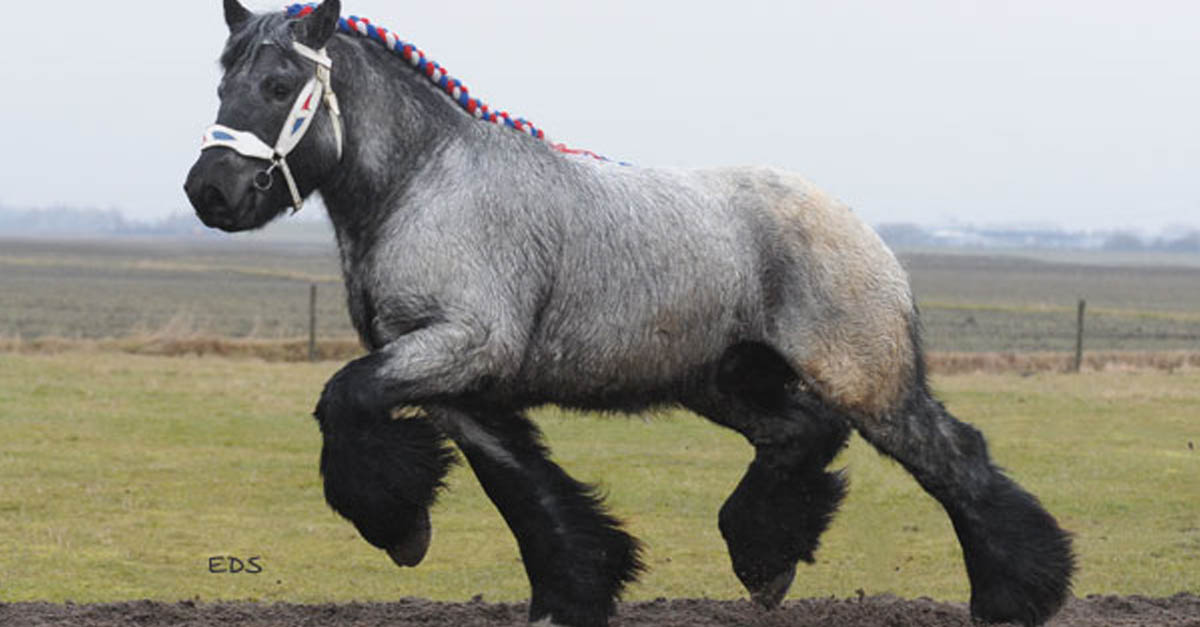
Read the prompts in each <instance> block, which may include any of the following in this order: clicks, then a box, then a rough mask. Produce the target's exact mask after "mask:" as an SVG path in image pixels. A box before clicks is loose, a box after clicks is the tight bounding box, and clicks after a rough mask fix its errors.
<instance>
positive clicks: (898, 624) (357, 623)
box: [0, 593, 1200, 627]
mask: <svg viewBox="0 0 1200 627" xmlns="http://www.w3.org/2000/svg"><path fill="white" fill-rule="evenodd" d="M525 612H526V606H525V604H522V603H516V604H512V603H485V602H483V601H482V600H475V601H472V602H468V603H436V602H432V601H426V600H424V599H405V600H401V601H397V602H394V603H349V604H338V605H333V604H328V605H293V604H271V605H268V604H257V603H229V602H225V603H197V602H192V601H183V602H179V603H157V602H151V601H134V602H128V603H117V604H107V605H74V604H67V605H55V604H49V603H0V625H4V626H7V625H14V626H16V625H20V626H28V627H42V626H55V627H68V626H69V627H110V626H117V625H121V626H126V625H138V626H140V627H160V626H162V627H166V626H168V625H170V626H172V627H175V626H186V627H210V626H216V625H221V626H226V625H239V626H243V627H303V626H312V627H316V626H325V625H329V626H336V627H365V626H367V625H370V626H372V627H374V626H377V625H394V626H408V625H419V626H428V627H440V626H443V625H445V626H447V627H484V626H487V627H492V626H497V625H499V626H508V625H511V626H514V627H516V626H521V627H524V626H525V625H527V623H526V614H525ZM611 625H612V627H650V626H654V627H685V626H686V627H731V626H735V625H736V626H746V627H750V626H754V627H785V626H786V627H808V626H813V627H816V626H818V625H819V626H822V627H859V626H861V627H880V626H886V627H960V626H961V627H967V626H970V625H972V623H971V620H970V617H969V616H968V615H967V611H966V608H965V607H964V606H963V605H962V604H954V603H940V602H936V601H931V600H929V599H918V600H904V599H898V598H896V597H889V596H879V597H864V598H861V599H848V600H838V599H809V600H800V601H789V602H787V603H785V604H784V605H783V607H781V608H780V609H778V610H775V611H773V612H764V611H762V610H759V609H758V608H757V607H756V606H753V605H751V604H750V603H749V602H747V601H712V600H707V599H703V600H701V599H674V600H667V599H659V600H657V601H648V602H640V603H625V604H622V605H621V606H620V612H619V615H618V616H617V617H616V618H614V619H613V620H612V622H611ZM1049 625H1051V626H1053V627H1082V626H1088V627H1092V626H1100V625H1104V626H1114V627H1123V626H1129V627H1132V626H1138V627H1141V626H1151V625H1153V626H1155V627H1163V626H1165V627H1200V597H1198V596H1196V595H1194V594H1187V593H1181V594H1177V595H1175V596H1172V597H1169V598H1165V599H1155V598H1146V597H1140V596H1127V597H1117V596H1089V597H1087V598H1084V599H1075V600H1073V601H1071V602H1070V603H1069V604H1068V605H1067V606H1066V607H1065V608H1064V609H1063V610H1062V612H1060V613H1059V614H1058V616H1056V617H1055V618H1054V620H1052V621H1051V622H1050V623H1049Z"/></svg>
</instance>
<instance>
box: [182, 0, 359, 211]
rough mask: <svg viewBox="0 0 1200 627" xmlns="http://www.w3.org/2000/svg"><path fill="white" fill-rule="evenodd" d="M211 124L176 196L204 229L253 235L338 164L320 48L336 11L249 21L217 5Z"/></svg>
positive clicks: (335, 121) (329, 2)
mask: <svg viewBox="0 0 1200 627" xmlns="http://www.w3.org/2000/svg"><path fill="white" fill-rule="evenodd" d="M224 2H225V22H226V24H228V25H229V32H230V34H229V39H228V41H227V42H226V45H225V51H224V53H223V54H222V56H221V65H222V69H223V70H224V76H223V78H222V80H221V84H220V87H219V88H218V90H217V93H218V95H219V96H220V99H221V106H220V109H219V110H218V112H217V123H216V124H215V125H213V126H211V127H209V129H208V131H207V132H206V133H205V137H204V145H203V149H202V151H201V154H200V158H199V159H198V160H197V161H196V163H195V165H193V166H192V169H191V171H190V172H189V173H188V177H187V182H186V183H185V184H184V190H185V191H186V192H187V195H188V199H189V200H190V201H191V203H192V206H193V207H194V208H195V209H196V215H198V216H199V217H200V220H201V221H202V222H204V224H205V225H207V226H210V227H215V228H219V229H222V230H225V231H231V232H232V231H244V230H248V229H255V228H258V227H261V226H263V225H264V224H266V223H268V222H270V221H271V220H272V219H274V218H275V217H277V216H278V215H279V214H281V213H283V212H284V210H286V209H287V208H288V207H289V206H290V207H294V208H295V209H296V210H299V208H300V202H301V200H302V199H303V198H304V197H305V196H307V195H308V194H310V193H312V192H313V190H315V189H316V188H317V187H318V186H319V185H320V184H321V182H322V181H324V180H325V178H326V177H327V176H328V175H329V173H330V172H331V171H332V170H333V169H334V168H335V167H336V166H337V163H338V161H339V160H340V158H341V150H342V136H341V133H342V130H341V119H340V114H339V113H338V110H337V100H336V98H334V96H333V90H332V85H331V83H330V81H329V76H330V74H329V68H330V61H329V58H328V56H327V55H326V54H325V52H324V49H325V45H326V43H327V42H328V41H329V40H330V39H331V38H332V37H333V33H334V32H335V30H336V29H337V25H338V18H339V13H340V11H341V3H340V2H339V0H325V2H324V3H322V4H321V6H319V7H318V8H317V9H316V10H314V11H312V12H309V13H307V14H306V15H304V16H303V17H300V18H287V17H285V16H284V15H283V14H281V13H280V14H268V15H254V14H252V13H250V12H249V11H247V10H246V9H245V8H244V7H243V6H242V5H241V4H239V3H238V0H224Z"/></svg>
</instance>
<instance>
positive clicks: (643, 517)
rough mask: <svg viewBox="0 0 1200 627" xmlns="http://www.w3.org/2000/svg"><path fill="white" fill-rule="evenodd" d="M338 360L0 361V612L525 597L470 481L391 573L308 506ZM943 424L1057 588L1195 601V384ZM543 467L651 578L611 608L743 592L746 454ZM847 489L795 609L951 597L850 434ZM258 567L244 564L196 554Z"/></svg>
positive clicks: (554, 436) (957, 407)
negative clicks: (145, 604) (976, 451)
mask: <svg viewBox="0 0 1200 627" xmlns="http://www.w3.org/2000/svg"><path fill="white" fill-rule="evenodd" d="M339 365H340V364H339V363H337V362H321V363H315V364H309V363H298V364H297V363H274V364H269V363H263V362H261V361H254V360H228V359H217V358H162V357H143V356H130V355H121V354H113V353H66V354H61V355H18V354H12V353H0V441H3V442H4V443H5V444H4V446H3V447H0V529H3V532H2V534H0V535H2V536H3V538H4V541H3V542H0V602H7V601H24V600H34V599H40V600H48V601H54V602H63V601H68V600H71V601H76V602H102V601H115V600H125V599H142V598H151V599H158V600H168V601H172V600H179V599H193V598H199V599H201V600H205V601H212V600H216V599H257V600H264V601H282V600H286V601H301V602H327V601H342V602H344V601H350V600H386V599H395V598H398V597H404V596H419V597H426V598H431V599H438V600H466V599H470V598H471V597H472V596H474V595H477V594H478V595H483V597H484V598H485V599H487V600H489V601H498V600H518V599H524V598H528V594H529V592H528V587H527V583H526V581H525V577H524V574H523V572H522V569H521V564H520V561H519V557H518V553H517V547H516V544H515V542H514V541H513V540H512V537H511V535H510V534H509V533H508V531H507V529H506V528H505V526H504V523H503V521H502V520H501V518H500V516H499V514H497V513H496V512H495V510H494V509H493V507H492V506H491V504H490V503H489V502H488V500H487V498H486V497H485V496H484V494H483V493H482V491H481V490H480V488H479V486H478V483H477V482H476V481H475V479H474V478H473V476H472V475H471V473H470V471H469V470H468V469H467V468H465V467H459V468H456V469H455V470H454V471H453V472H452V474H451V476H450V478H449V484H450V490H449V492H448V493H447V494H446V495H445V496H444V498H443V499H442V501H441V502H440V504H439V505H437V506H436V507H435V509H434V511H433V522H434V527H435V536H434V541H433V546H432V548H431V551H430V554H429V557H428V558H427V560H426V562H425V563H424V564H422V565H421V566H420V567H419V568H417V569H415V570H400V569H397V568H396V567H394V566H393V565H392V564H391V562H390V561H389V560H388V559H387V558H386V557H385V556H384V555H383V554H382V553H381V552H379V551H377V550H375V549H373V548H372V547H370V546H369V545H368V544H367V543H365V542H363V541H362V540H361V539H359V537H358V534H357V533H356V532H355V531H354V528H353V527H352V526H351V525H350V524H349V523H347V522H345V521H344V520H341V519H339V518H338V517H337V516H336V515H334V514H333V513H332V512H331V511H330V510H329V508H328V507H327V506H326V505H325V503H324V500H323V497H322V492H321V487H320V480H319V477H318V474H317V457H318V452H319V450H320V439H319V434H318V430H317V427H316V425H315V424H314V422H313V420H312V418H311V417H310V416H309V414H310V412H311V410H312V407H313V405H314V404H315V402H316V397H317V394H319V392H320V389H321V385H322V383H323V382H324V381H325V379H326V378H327V377H329V376H330V375H331V374H332V373H333V372H334V371H335V370H336V369H337V368H338V366H339ZM934 383H935V387H936V389H937V392H938V394H939V395H941V397H942V398H943V399H944V400H945V401H946V403H947V406H948V407H949V409H950V410H951V411H952V412H954V413H955V414H957V415H958V416H960V417H961V418H963V419H965V420H968V421H970V422H972V423H973V424H975V425H976V426H977V427H979V428H980V429H982V430H983V431H984V433H985V434H987V435H988V437H989V439H990V443H991V450H992V453H993V455H994V456H995V458H996V460H997V463H998V464H1000V465H1002V466H1004V467H1006V468H1008V469H1009V471H1010V472H1011V474H1012V476H1014V477H1015V478H1016V479H1017V480H1019V481H1020V482H1022V483H1023V484H1024V485H1026V486H1027V487H1029V488H1030V489H1031V490H1032V491H1033V492H1035V493H1036V494H1037V495H1038V496H1039V497H1040V498H1041V499H1042V500H1043V502H1044V503H1045V504H1046V506H1047V508H1048V509H1049V510H1050V511H1052V512H1053V513H1054V514H1055V515H1056V516H1058V517H1059V518H1060V520H1061V521H1062V524H1063V525H1064V527H1066V528H1067V529H1070V530H1071V531H1073V532H1074V533H1075V534H1076V548H1077V552H1078V556H1079V564H1080V572H1079V576H1078V579H1077V581H1076V585H1075V593H1076V594H1077V595H1078V596H1084V595H1088V594H1096V593H1103V594H1142V595H1149V596H1168V595H1171V594H1173V593H1176V592H1180V591H1190V592H1193V593H1195V592H1198V591H1200V509H1197V503H1200V481H1197V477H1200V450H1197V449H1200V426H1198V423H1197V421H1196V416H1197V408H1198V407H1200V372H1198V371H1194V370H1193V371H1188V372H1177V373H1175V374H1168V373H1165V372H1148V371H1147V372H1102V373H1090V374H1085V375H1065V374H1038V375H1033V376H1021V375H1018V374H1005V375H965V376H954V377H939V378H937V379H935V381H934ZM536 418H537V420H538V422H539V423H540V424H541V426H542V427H543V429H544V430H545V432H546V435H547V438H548V441H549V444H550V446H551V447H552V448H553V450H554V452H555V456H556V459H557V460H558V461H559V462H560V463H562V464H563V465H564V467H566V468H567V469H568V470H569V471H571V472H572V473H573V474H575V475H576V476H578V477H579V478H581V479H585V480H589V481H599V482H600V483H601V485H602V486H603V487H604V489H605V490H606V491H607V492H608V493H609V494H610V502H611V504H612V506H613V508H614V511H615V512H617V513H618V514H619V515H620V516H621V517H622V518H624V519H625V520H627V521H628V524H629V526H630V528H631V529H632V530H633V532H634V533H635V534H637V535H638V536H639V537H641V538H642V539H643V540H645V541H646V544H647V551H648V552H647V554H646V558H647V563H648V564H649V565H650V571H649V572H648V573H647V574H646V576H645V577H644V578H643V579H642V582H641V583H639V584H637V585H635V586H633V587H632V589H631V590H630V594H629V595H628V598H629V599H631V600H642V599H654V598H657V597H671V598H674V597H708V598H714V599H728V598H743V597H744V591H743V590H742V589H741V587H740V585H739V584H738V582H737V580H736V578H735V577H734V575H733V573H732V572H731V570H730V568H729V562H728V557H727V555H726V553H725V549H724V545H723V542H722V540H721V538H720V535H719V533H718V531H717V525H716V519H717V511H718V509H719V507H720V505H721V503H722V502H723V501H724V499H725V498H726V497H727V496H728V494H729V493H730V492H731V491H732V490H733V488H734V486H735V485H736V483H737V481H738V480H739V478H740V477H741V474H742V473H743V472H744V470H745V467H746V464H747V463H748V461H749V460H750V457H751V451H750V449H749V447H748V446H747V445H746V444H745V442H744V441H743V440H742V439H741V438H740V437H739V436H737V435H735V434H733V433H731V432H729V431H727V430H724V429H721V428H719V427H716V426H714V425H712V424H709V423H707V422H706V421H704V420H702V419H699V418H696V417H694V416H691V415H689V414H684V413H682V412H672V413H665V414H660V415H655V416H647V417H645V418H646V419H645V420H642V419H639V418H636V417H634V418H625V417H614V416H599V415H579V414H568V413H564V412H561V411H558V410H554V409H544V410H540V411H538V412H536ZM834 465H835V466H837V467H848V468H849V473H850V479H851V488H850V494H849V497H848V498H847V501H846V503H845V506H844V507H843V508H842V511H841V513H840V514H839V515H838V517H837V518H836V520H835V521H834V523H833V526H832V528H831V529H830V531H829V532H828V533H827V534H826V536H825V537H824V542H823V545H822V548H821V549H820V551H819V553H818V555H817V563H816V564H815V565H813V566H802V567H801V569H800V572H799V575H798V577H797V581H796V585H795V587H794V588H793V592H792V594H793V597H794V598H803V597H827V596H835V597H838V598H853V597H854V596H855V595H856V594H868V595H874V594H884V593H890V594H896V595H899V596H902V597H905V598H916V597H920V596H929V597H932V598H935V599H943V600H956V601H963V600H965V599H966V597H967V593H968V591H967V580H966V576H965V574H964V572H963V566H962V562H961V556H960V553H959V549H958V545H957V543H956V541H955V539H954V533H953V530H952V528H951V525H950V523H949V521H948V519H947V518H946V516H945V514H944V512H943V511H942V510H941V508H940V507H939V506H938V505H937V503H936V502H934V501H933V500H932V499H930V498H929V497H928V496H926V495H925V494H924V493H923V492H921V490H920V488H919V487H917V484H916V483H915V482H914V481H913V480H912V479H911V478H910V477H909V476H908V475H907V474H905V473H904V471H903V470H902V469H900V467H899V466H898V465H896V464H894V463H892V462H890V461H888V460H886V459H885V458H883V457H881V456H880V455H878V454H877V453H876V452H875V451H874V450H873V449H871V448H870V447H869V446H867V445H866V444H864V443H863V441H862V440H861V439H860V438H858V437H857V436H856V437H855V438H854V440H853V442H852V444H851V446H850V448H848V449H847V450H846V451H844V452H843V454H842V455H841V456H840V457H839V459H838V460H837V461H836V462H835V463H834ZM230 556H232V557H237V558H239V559H241V560H242V561H243V562H245V561H247V560H248V559H249V558H251V557H257V558H259V559H258V560H257V564H258V565H259V566H260V567H261V568H262V569H263V570H262V572H259V573H246V572H243V573H241V574H231V573H228V572H224V573H213V572H210V559H212V558H220V559H221V560H223V561H219V562H218V569H224V570H228V567H227V564H229V563H230V562H229V560H228V558H229V557H230Z"/></svg>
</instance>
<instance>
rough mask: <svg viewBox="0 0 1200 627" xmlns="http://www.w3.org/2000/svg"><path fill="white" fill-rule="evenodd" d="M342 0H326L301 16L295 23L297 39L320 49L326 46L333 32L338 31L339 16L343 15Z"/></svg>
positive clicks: (315, 48) (314, 48) (310, 46)
mask: <svg viewBox="0 0 1200 627" xmlns="http://www.w3.org/2000/svg"><path fill="white" fill-rule="evenodd" d="M341 13H342V3H341V0H325V2H322V3H321V6H319V7H317V8H316V9H314V10H313V12H312V13H309V14H308V15H306V16H304V17H302V18H300V20H299V21H298V22H296V25H295V27H294V28H295V31H294V32H295V33H296V41H298V42H300V43H302V44H304V45H306V46H308V47H309V48H312V49H313V50H319V49H321V48H324V47H325V44H326V43H327V42H328V41H329V38H330V37H333V33H334V32H336V31H337V26H338V18H339V17H341Z"/></svg>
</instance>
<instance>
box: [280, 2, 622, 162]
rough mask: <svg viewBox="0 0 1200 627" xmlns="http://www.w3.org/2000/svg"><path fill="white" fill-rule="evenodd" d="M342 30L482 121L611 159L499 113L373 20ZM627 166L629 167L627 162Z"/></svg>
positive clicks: (295, 10)
mask: <svg viewBox="0 0 1200 627" xmlns="http://www.w3.org/2000/svg"><path fill="white" fill-rule="evenodd" d="M316 8H317V5H316V4H315V3H307V4H293V5H291V6H289V7H287V10H286V11H287V16H288V17H292V18H300V17H304V16H306V15H308V14H309V13H312V12H313V10H315V9H316ZM338 30H339V31H341V32H343V33H346V34H348V35H355V36H359V37H366V38H367V39H370V40H372V41H374V42H376V43H378V44H380V45H382V46H383V47H384V48H386V49H388V50H390V51H391V52H394V53H396V54H398V55H400V57H401V58H402V59H404V60H405V61H406V62H408V63H409V64H410V65H412V66H413V67H414V68H416V70H417V71H418V72H419V73H420V74H422V75H423V76H425V78H427V79H428V80H429V81H430V82H431V83H433V84H434V85H435V86H437V87H438V88H439V89H441V90H442V91H443V92H445V93H446V95H448V96H450V99H451V100H453V101H454V102H456V103H458V106H459V107H461V108H462V109H463V110H464V111H466V112H467V113H468V114H470V115H472V116H474V117H475V118H476V119H478V120H483V121H485V122H491V123H492V124H497V125H500V126H506V127H508V128H511V129H513V130H517V131H520V132H522V133H526V134H528V135H530V136H531V137H536V138H537V139H540V140H542V141H545V142H546V143H547V144H549V145H550V147H551V148H553V149H554V150H557V151H558V152H562V153H567V154H573V155H585V156H589V157H592V158H595V159H599V160H601V161H609V159H608V158H607V157H604V156H602V155H598V154H596V153H594V152H592V151H590V150H578V149H574V148H569V147H567V146H566V145H564V144H560V143H554V142H551V141H550V140H549V139H547V138H546V134H545V132H543V131H542V129H540V128H538V127H536V126H534V125H533V123H532V122H530V121H528V120H526V119H525V118H520V117H513V116H512V115H510V114H509V113H508V112H507V111H497V110H495V109H493V108H491V107H489V106H488V105H487V104H486V103H484V102H483V101H482V100H480V99H479V98H475V97H472V96H471V93H470V90H468V89H467V86H466V85H464V84H463V82H462V81H460V80H458V79H457V78H454V77H452V76H450V73H449V72H447V71H446V69H445V68H443V67H442V66H440V65H438V63H437V62H436V61H433V60H432V59H430V58H429V57H428V56H427V55H426V54H425V53H424V52H423V51H422V50H421V49H420V48H418V47H416V46H415V45H413V44H411V43H409V42H406V41H404V40H402V39H400V38H399V37H398V36H396V34H395V33H393V32H392V31H390V30H388V29H386V28H384V27H382V26H376V25H374V24H372V23H371V20H368V19H367V18H363V17H358V16H354V15H351V16H349V17H343V18H339V19H338ZM623 165H627V164H624V163H623Z"/></svg>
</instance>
